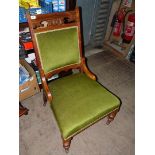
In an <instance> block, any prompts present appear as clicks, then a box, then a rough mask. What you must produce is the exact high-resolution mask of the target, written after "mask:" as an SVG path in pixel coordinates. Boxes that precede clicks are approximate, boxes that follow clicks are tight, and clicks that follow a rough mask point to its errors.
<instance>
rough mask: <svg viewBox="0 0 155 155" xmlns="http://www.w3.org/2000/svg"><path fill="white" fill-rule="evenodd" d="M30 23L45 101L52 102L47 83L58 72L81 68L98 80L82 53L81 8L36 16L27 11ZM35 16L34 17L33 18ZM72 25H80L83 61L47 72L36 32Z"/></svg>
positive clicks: (79, 38)
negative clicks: (42, 61)
mask: <svg viewBox="0 0 155 155" xmlns="http://www.w3.org/2000/svg"><path fill="white" fill-rule="evenodd" d="M26 16H27V19H28V24H29V28H30V33H31V37H32V41H33V46H34V51H35V55H36V61H37V66H38V68H39V72H40V76H41V81H42V87H43V91H44V94H45V96H46V98H45V97H44V102H46V101H48V102H49V103H51V101H52V94H51V92H50V90H49V88H48V85H47V79H48V78H51V77H52V76H53V75H54V74H58V73H60V72H61V71H68V70H70V69H79V70H80V71H82V72H85V73H86V75H87V76H88V77H90V78H91V79H93V80H96V77H95V75H94V74H92V73H91V72H90V71H89V69H88V68H87V66H86V62H85V58H84V57H83V54H82V41H81V29H80V13H79V8H76V9H75V10H74V11H66V12H59V13H51V14H39V15H35V16H30V14H28V13H27V15H26ZM32 18H33V19H32ZM71 26H77V27H78V40H79V49H80V59H81V62H80V63H79V64H74V65H69V66H65V67H63V68H58V69H55V70H53V71H51V72H48V73H45V72H44V70H43V67H42V64H41V60H40V55H39V50H38V47H37V43H36V39H35V35H34V34H35V33H36V32H43V31H47V30H54V29H60V28H66V27H71Z"/></svg>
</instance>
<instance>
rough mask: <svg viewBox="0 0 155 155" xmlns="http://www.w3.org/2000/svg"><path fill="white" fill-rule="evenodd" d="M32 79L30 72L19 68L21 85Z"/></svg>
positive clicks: (21, 67)
mask: <svg viewBox="0 0 155 155" xmlns="http://www.w3.org/2000/svg"><path fill="white" fill-rule="evenodd" d="M29 78H30V75H29V73H28V71H27V70H26V69H25V68H24V67H23V66H20V67H19V85H21V84H23V83H25V82H26V81H28V80H29Z"/></svg>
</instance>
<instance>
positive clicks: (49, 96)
mask: <svg viewBox="0 0 155 155" xmlns="http://www.w3.org/2000/svg"><path fill="white" fill-rule="evenodd" d="M40 76H41V81H42V87H43V89H44V91H45V95H46V97H47V100H48V102H49V103H50V102H51V101H52V94H51V92H50V90H49V88H48V85H47V82H46V78H45V75H44V72H43V70H40Z"/></svg>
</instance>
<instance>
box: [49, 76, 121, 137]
mask: <svg viewBox="0 0 155 155" xmlns="http://www.w3.org/2000/svg"><path fill="white" fill-rule="evenodd" d="M48 86H49V89H50V91H51V92H52V94H53V101H52V104H51V107H52V109H53V112H54V114H55V117H56V119H57V122H58V126H59V128H60V130H61V133H62V136H63V138H64V139H68V138H69V137H72V136H73V135H74V134H76V133H77V132H79V130H80V131H81V130H82V129H84V128H86V127H88V126H90V125H91V124H92V123H94V122H96V121H97V120H99V119H101V118H103V117H104V116H105V115H107V114H108V113H110V112H111V111H113V110H115V109H116V108H118V107H119V105H120V101H119V100H118V98H117V97H115V96H114V95H113V94H112V93H110V92H109V91H108V90H107V89H105V88H104V87H103V86H101V85H100V84H99V83H97V82H96V81H94V80H92V79H90V78H89V77H87V76H86V75H85V74H82V73H78V74H73V75H70V76H67V77H64V78H61V79H58V80H55V81H53V82H51V83H50V84H49V85H48Z"/></svg>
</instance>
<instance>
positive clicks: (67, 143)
mask: <svg viewBox="0 0 155 155" xmlns="http://www.w3.org/2000/svg"><path fill="white" fill-rule="evenodd" d="M72 139H73V138H69V139H67V140H64V139H63V147H64V149H65V151H66V153H68V152H69V148H70V144H71V140H72Z"/></svg>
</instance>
